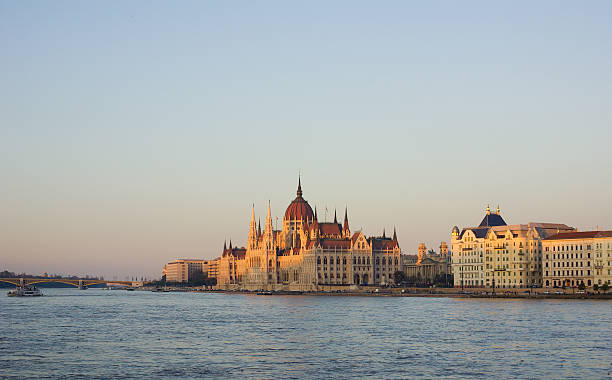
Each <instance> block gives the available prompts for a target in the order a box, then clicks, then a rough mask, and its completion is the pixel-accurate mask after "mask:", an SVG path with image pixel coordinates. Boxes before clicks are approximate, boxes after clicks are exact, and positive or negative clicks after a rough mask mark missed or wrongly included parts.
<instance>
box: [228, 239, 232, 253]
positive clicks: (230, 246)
mask: <svg viewBox="0 0 612 380" xmlns="http://www.w3.org/2000/svg"><path fill="white" fill-rule="evenodd" d="M228 249H229V250H230V251H231V250H232V239H231V238H230V244H229V248H228Z"/></svg>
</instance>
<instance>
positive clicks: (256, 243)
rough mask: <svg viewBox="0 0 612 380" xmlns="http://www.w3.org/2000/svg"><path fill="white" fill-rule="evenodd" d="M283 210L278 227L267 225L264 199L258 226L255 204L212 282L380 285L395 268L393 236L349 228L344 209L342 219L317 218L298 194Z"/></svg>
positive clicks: (273, 286) (225, 285) (277, 286)
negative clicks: (244, 232) (241, 239)
mask: <svg viewBox="0 0 612 380" xmlns="http://www.w3.org/2000/svg"><path fill="white" fill-rule="evenodd" d="M302 195H303V194H302V186H301V181H299V182H298V189H297V197H296V198H295V199H294V200H293V201H292V202H291V203H290V204H289V206H288V207H287V209H286V211H285V215H284V218H283V224H282V229H281V230H275V229H274V228H273V225H272V215H271V207H270V204H268V212H267V216H266V223H265V227H264V229H263V231H262V230H261V225H259V226H258V225H257V223H256V222H255V209H254V208H253V211H252V213H251V223H250V226H249V233H248V239H247V246H246V248H244V251H242V250H240V251H239V252H238V251H236V253H234V251H232V250H231V249H230V250H228V249H224V252H223V255H222V256H221V258H219V274H218V277H217V286H218V287H219V288H222V289H230V288H236V289H240V288H242V289H250V290H259V289H263V290H318V289H321V288H322V287H324V286H330V287H331V286H342V285H345V286H351V285H383V284H389V283H391V282H392V281H393V274H394V273H395V271H398V270H401V262H400V247H399V243H398V241H397V235H396V233H395V231H393V237H392V238H388V237H386V236H385V233H384V231H383V236H381V237H366V236H365V235H364V234H363V233H362V232H361V231H357V232H355V233H351V230H350V228H349V222H348V213H347V210H345V212H344V222H343V224H340V223H338V221H337V217H336V215H335V213H334V221H333V223H322V222H321V223H320V222H319V221H318V218H317V213H316V209H315V211H313V210H312V208H311V207H310V205H309V204H308V202H307V201H306V200H305V199H304V198H303V197H302Z"/></svg>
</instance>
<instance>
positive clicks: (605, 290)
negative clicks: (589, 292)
mask: <svg viewBox="0 0 612 380" xmlns="http://www.w3.org/2000/svg"><path fill="white" fill-rule="evenodd" d="M608 289H610V285H608V283H607V282H604V283H603V285H602V286H601V290H603V292H604V293H605V292H607V291H608Z"/></svg>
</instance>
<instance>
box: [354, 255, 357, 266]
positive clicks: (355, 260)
mask: <svg viewBox="0 0 612 380" xmlns="http://www.w3.org/2000/svg"><path fill="white" fill-rule="evenodd" d="M355 264H357V258H356V257H355V256H353V265H355Z"/></svg>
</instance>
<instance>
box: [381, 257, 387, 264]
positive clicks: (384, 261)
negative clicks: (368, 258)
mask: <svg viewBox="0 0 612 380" xmlns="http://www.w3.org/2000/svg"><path fill="white" fill-rule="evenodd" d="M386 264H387V260H386V259H385V258H384V257H383V259H382V265H386Z"/></svg>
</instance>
